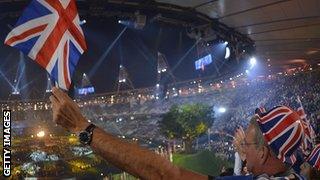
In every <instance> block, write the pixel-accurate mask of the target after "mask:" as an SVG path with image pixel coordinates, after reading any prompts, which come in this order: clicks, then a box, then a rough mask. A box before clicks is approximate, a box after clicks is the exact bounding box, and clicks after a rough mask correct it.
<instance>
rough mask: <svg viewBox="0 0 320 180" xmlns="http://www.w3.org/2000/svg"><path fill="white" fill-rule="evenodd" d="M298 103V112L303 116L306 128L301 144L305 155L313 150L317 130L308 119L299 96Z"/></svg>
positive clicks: (302, 119) (304, 127)
mask: <svg viewBox="0 0 320 180" xmlns="http://www.w3.org/2000/svg"><path fill="white" fill-rule="evenodd" d="M298 103H299V105H300V106H299V108H298V110H297V113H298V114H299V116H300V118H301V123H302V126H303V130H304V138H303V141H302V144H301V149H302V152H303V154H304V155H305V156H307V155H309V154H310V152H311V150H312V149H313V146H314V144H315V143H314V142H315V137H316V135H315V132H314V130H313V128H312V126H311V124H310V121H309V120H308V119H307V115H306V113H305V111H304V109H303V106H302V102H301V100H300V97H299V96H298Z"/></svg>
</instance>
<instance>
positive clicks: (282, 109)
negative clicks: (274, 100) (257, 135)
mask: <svg viewBox="0 0 320 180" xmlns="http://www.w3.org/2000/svg"><path fill="white" fill-rule="evenodd" d="M257 121H258V124H259V126H260V129H261V131H262V133H263V136H264V138H265V140H266V141H267V143H268V145H269V146H270V147H271V149H272V150H273V152H274V153H275V154H276V155H277V157H278V159H280V160H281V161H282V162H285V163H288V164H294V163H295V162H296V161H297V156H296V153H297V150H298V148H299V146H300V144H301V140H302V138H303V127H302V125H301V122H300V116H299V115H298V114H297V113H296V112H295V111H293V110H291V109H290V108H288V107H286V106H277V107H275V108H273V109H271V110H270V111H268V112H267V113H264V114H261V115H260V114H258V120H257Z"/></svg>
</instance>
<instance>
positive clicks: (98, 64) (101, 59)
mask: <svg viewBox="0 0 320 180" xmlns="http://www.w3.org/2000/svg"><path fill="white" fill-rule="evenodd" d="M126 30H127V26H125V27H124V28H123V30H122V31H121V32H120V34H119V35H118V36H117V37H116V39H115V40H114V41H113V42H112V43H111V44H110V46H109V47H108V48H107V50H106V51H105V52H104V53H103V54H102V56H101V57H100V58H99V60H98V62H97V63H96V64H95V65H94V66H93V68H92V69H91V71H90V72H89V74H88V75H89V77H90V78H91V77H92V75H93V74H94V73H95V72H96V71H97V69H98V68H99V67H100V65H101V63H102V62H103V60H104V59H105V58H106V57H107V55H108V54H109V52H110V50H111V49H112V48H113V46H114V45H115V44H116V42H117V41H118V40H119V39H120V37H121V36H122V34H123V33H124V32H125V31H126Z"/></svg>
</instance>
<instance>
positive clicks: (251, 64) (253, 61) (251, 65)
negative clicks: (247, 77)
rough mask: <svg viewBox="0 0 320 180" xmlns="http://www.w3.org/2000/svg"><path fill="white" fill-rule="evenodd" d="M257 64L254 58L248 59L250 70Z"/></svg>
mask: <svg viewBox="0 0 320 180" xmlns="http://www.w3.org/2000/svg"><path fill="white" fill-rule="evenodd" d="M256 64H257V60H256V58H255V57H252V58H250V69H252V68H253V67H254V66H255V65H256Z"/></svg>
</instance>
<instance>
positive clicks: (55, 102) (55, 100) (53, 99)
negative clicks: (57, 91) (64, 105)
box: [49, 95, 59, 105]
mask: <svg viewBox="0 0 320 180" xmlns="http://www.w3.org/2000/svg"><path fill="white" fill-rule="evenodd" d="M49 99H50V101H51V103H52V105H53V104H54V105H56V104H58V103H59V100H58V99H57V98H56V97H55V96H53V95H52V96H50V97H49Z"/></svg>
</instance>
